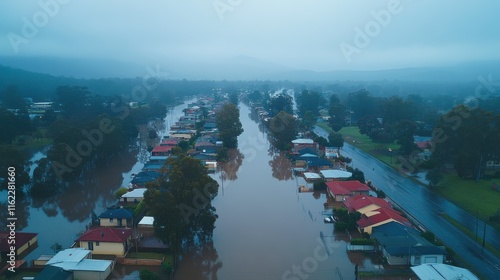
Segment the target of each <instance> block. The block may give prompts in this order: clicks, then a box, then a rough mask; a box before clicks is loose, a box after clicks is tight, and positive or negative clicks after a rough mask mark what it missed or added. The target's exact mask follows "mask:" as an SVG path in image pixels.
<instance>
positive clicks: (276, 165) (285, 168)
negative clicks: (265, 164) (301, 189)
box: [269, 149, 293, 181]
mask: <svg viewBox="0 0 500 280" xmlns="http://www.w3.org/2000/svg"><path fill="white" fill-rule="evenodd" d="M269 155H270V156H271V157H272V160H270V161H269V166H271V169H272V171H273V177H274V178H276V179H278V180H280V181H281V180H291V179H293V173H292V167H293V166H292V163H291V162H290V160H289V159H288V158H287V157H286V154H285V153H283V152H276V151H274V150H273V149H269Z"/></svg>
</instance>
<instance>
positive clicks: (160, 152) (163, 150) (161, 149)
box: [151, 145, 175, 156]
mask: <svg viewBox="0 0 500 280" xmlns="http://www.w3.org/2000/svg"><path fill="white" fill-rule="evenodd" d="M173 147H175V146H161V145H159V146H156V147H154V149H153V151H152V152H151V155H152V156H168V155H170V150H172V148H173Z"/></svg>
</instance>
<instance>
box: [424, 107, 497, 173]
mask: <svg viewBox="0 0 500 280" xmlns="http://www.w3.org/2000/svg"><path fill="white" fill-rule="evenodd" d="M434 130H435V131H436V132H438V133H435V139H434V141H435V143H437V145H436V148H435V151H434V153H433V156H434V158H435V159H437V160H438V161H440V162H446V161H447V160H448V159H451V160H452V161H453V163H454V165H455V169H456V171H457V173H458V175H459V176H460V177H462V178H465V177H472V178H474V179H476V180H479V179H480V178H481V177H482V175H483V173H484V169H485V166H486V162H487V161H489V160H495V159H497V158H499V157H500V148H499V145H498V143H500V116H495V115H493V114H492V113H491V112H487V111H484V110H482V109H479V108H470V107H467V106H465V105H459V106H457V107H455V108H453V109H452V110H451V111H450V112H448V113H446V114H445V115H443V116H442V117H441V118H440V119H439V121H438V123H437V125H436V127H435V129H434Z"/></svg>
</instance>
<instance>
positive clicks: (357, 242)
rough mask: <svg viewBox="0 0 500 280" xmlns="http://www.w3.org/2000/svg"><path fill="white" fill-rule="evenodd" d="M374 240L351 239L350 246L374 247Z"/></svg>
mask: <svg viewBox="0 0 500 280" xmlns="http://www.w3.org/2000/svg"><path fill="white" fill-rule="evenodd" d="M374 244H375V240H373V239H370V238H353V239H351V245H374Z"/></svg>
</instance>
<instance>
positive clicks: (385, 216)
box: [358, 208, 411, 228]
mask: <svg viewBox="0 0 500 280" xmlns="http://www.w3.org/2000/svg"><path fill="white" fill-rule="evenodd" d="M370 213H376V214H372V215H370V216H369V217H368V216H367V215H366V214H363V216H361V219H359V221H358V226H359V227H360V228H366V227H369V226H372V225H375V224H378V223H381V222H383V221H387V220H390V219H393V220H395V221H396V222H398V223H400V224H403V225H411V223H410V221H408V220H407V219H406V218H405V217H403V216H401V213H399V212H398V211H396V210H392V209H389V208H380V209H377V210H375V211H373V212H370ZM367 214H368V213H367Z"/></svg>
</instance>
